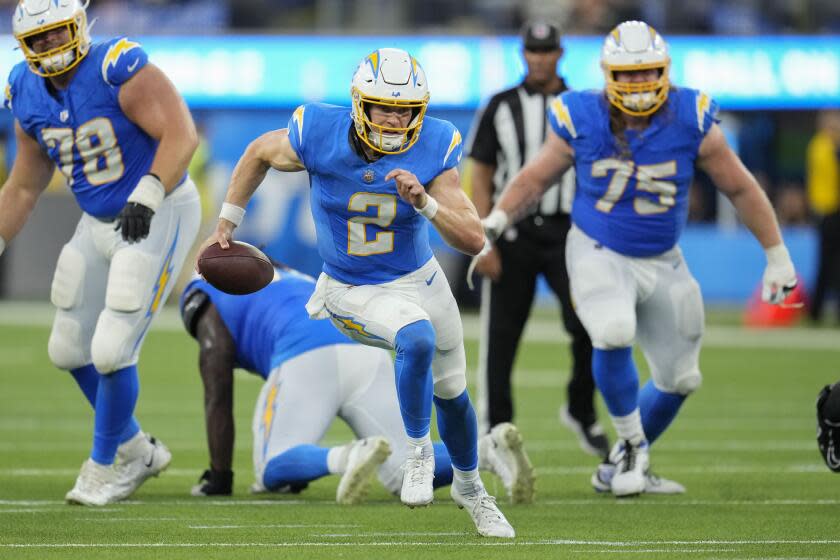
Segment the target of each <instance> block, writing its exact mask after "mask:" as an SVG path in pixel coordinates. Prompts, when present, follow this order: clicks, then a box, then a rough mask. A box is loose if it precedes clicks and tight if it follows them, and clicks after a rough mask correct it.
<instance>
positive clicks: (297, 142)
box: [289, 105, 315, 170]
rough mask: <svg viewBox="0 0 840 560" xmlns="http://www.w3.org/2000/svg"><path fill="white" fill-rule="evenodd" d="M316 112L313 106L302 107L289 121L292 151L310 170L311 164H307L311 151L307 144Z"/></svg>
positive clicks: (296, 110)
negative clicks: (308, 154)
mask: <svg viewBox="0 0 840 560" xmlns="http://www.w3.org/2000/svg"><path fill="white" fill-rule="evenodd" d="M314 112H315V110H314V109H313V107H312V106H311V105H301V106H300V107H298V108H297V109H295V112H294V113H292V118H290V119H289V142H290V143H291V144H292V149H293V150H294V151H295V153H296V154H297V156H298V159H299V160H300V162H301V163H302V164H303V166H304V167H306V169H307V170H309V169H310V167H309V162H307V157H306V156H307V152H308V151H309V150H308V149H307V148H309V144H308V142H307V140H308V138H309V135H308V134H307V133H308V132H309V131H310V130H311V128H312V127H311V126H310V121H311V120H312V115H313V113H314Z"/></svg>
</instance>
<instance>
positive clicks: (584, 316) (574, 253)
mask: <svg viewBox="0 0 840 560" xmlns="http://www.w3.org/2000/svg"><path fill="white" fill-rule="evenodd" d="M566 264H567V266H568V269H569V279H570V286H571V294H572V298H573V300H574V302H575V305H576V309H577V312H578V316H579V317H580V320H581V322H582V323H583V325H584V327H586V331H587V332H588V333H589V336H590V338H591V340H592V346H593V347H594V350H593V356H592V374H593V376H594V378H595V383H596V385H597V386H598V389H599V390H600V391H601V394H602V395H603V397H604V402H605V403H606V405H607V409H608V410H609V412H610V416H611V418H612V421H613V425H614V426H615V429H616V433H617V434H618V438H619V440H620V441H619V442H618V444H617V445H616V446H615V448H614V449H613V452H612V453H611V455H615V457H611V459H613V461H614V462H619V461H618V457H619V455H620V456H621V461H620V465H619V468H618V471H617V472H616V473H615V476H614V477H612V479H611V483H610V487H611V489H612V491H613V493H614V494H615V495H617V496H629V495H635V494H639V493H640V492H642V491H643V490H644V473H645V471H646V470H647V462H648V444H647V441H646V440H645V434H644V430H643V428H642V421H641V416H640V413H639V397H638V392H639V374H638V372H637V371H636V366H635V364H634V363H633V341H634V339H635V336H636V313H635V306H636V298H637V281H636V278H635V276H634V270H633V268H632V266H633V265H632V261H631V259H628V258H626V257H623V256H622V255H619V254H617V253H615V252H613V251H610V250H609V249H607V248H606V247H603V246H602V245H601V244H599V243H597V242H596V241H594V240H593V239H591V238H589V237H588V236H587V235H585V234H584V233H583V232H582V231H580V230H579V229H577V228H574V227H573V228H572V230H571V231H570V232H569V235H568V238H567V242H566ZM596 474H597V473H596ZM593 483H594V481H593Z"/></svg>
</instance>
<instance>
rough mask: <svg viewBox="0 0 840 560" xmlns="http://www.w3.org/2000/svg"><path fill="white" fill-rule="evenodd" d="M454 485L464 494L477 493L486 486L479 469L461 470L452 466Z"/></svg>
mask: <svg viewBox="0 0 840 560" xmlns="http://www.w3.org/2000/svg"><path fill="white" fill-rule="evenodd" d="M452 486H454V487H455V489H456V490H458V492H459V493H461V494H463V495H467V496H469V495H471V494H476V493H478V492H479V491H480V490H482V489H483V488H484V483H483V482H481V477H480V476H478V469H470V470H461V469H458V468H455V467H453V468H452Z"/></svg>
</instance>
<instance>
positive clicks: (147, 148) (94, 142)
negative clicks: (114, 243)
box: [5, 38, 157, 218]
mask: <svg viewBox="0 0 840 560" xmlns="http://www.w3.org/2000/svg"><path fill="white" fill-rule="evenodd" d="M147 62H148V56H147V55H146V52H145V51H144V50H143V49H142V47H141V46H140V44H139V43H135V42H133V41H129V40H128V39H125V38H120V39H113V40H111V41H107V42H105V43H94V44H93V45H91V47H90V51H89V52H88V54H87V56H86V57H85V58H84V60H82V61H81V62H80V63H79V65H78V66H77V67H76V68H77V70H76V74H75V75H74V76H73V79H72V80H71V82H70V85H69V87H68V88H67V89H65V90H59V91H55V90H53V91H52V93H51V91H50V89H48V87H47V80H46V79H45V78H42V77H40V76H37V75H35V74H34V73H33V72H32V71H30V70H29V67H28V66H27V65H26V63H25V62H20V63H18V64H17V65H16V66H15V67H14V68H12V72H11V74H10V75H9V84H8V86H7V88H6V101H5V103H6V107H7V108H9V109H11V111H12V114H14V116H15V119H17V121H18V122H19V123H20V125H21V127H22V128H23V130H24V131H25V132H26V133H27V134H29V136H31V137H32V138H34V139H35V140H37V141H38V143H39V144H40V145H41V147H42V148H43V149H44V151H45V152H47V153H48V154H49V156H50V158H51V159H52V160H53V161H54V162H55V163H56V165H57V166H58V168H59V169H60V170H61V172H62V173H63V174H64V176H65V177H66V178H67V183H68V185H69V186H70V189H71V190H72V191H73V194H74V195H75V197H76V200H77V201H78V203H79V206H81V208H82V210H84V211H85V212H87V213H88V214H91V215H93V216H96V217H99V218H111V217H114V216H116V215H117V214H119V212H120V210H121V209H122V208H123V206H125V202H126V199H127V198H128V195H129V194H131V191H132V190H133V189H134V187H135V186H136V185H137V182H138V181H139V180H140V178H141V177H142V176H143V175H145V174H146V173H148V172H149V168H150V167H151V165H152V159H154V156H155V151H156V149H157V142H156V141H155V140H154V139H153V138H151V137H150V136H149V135H148V134H146V133H145V132H143V130H142V129H140V127H138V126H137V125H136V124H134V123H133V122H131V121H130V120H129V119H128V117H126V116H125V114H124V113H123V111H122V109H121V108H120V104H119V100H118V95H119V92H120V87H121V86H122V84H124V83H125V82H126V81H128V80H129V79H130V78H131V77H132V76H133V75H134V74H136V73H137V72H138V71H139V70H140V69H141V68H142V67H143V66H145V65H146V63H147Z"/></svg>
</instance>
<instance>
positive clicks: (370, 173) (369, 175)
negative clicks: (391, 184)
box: [362, 169, 373, 184]
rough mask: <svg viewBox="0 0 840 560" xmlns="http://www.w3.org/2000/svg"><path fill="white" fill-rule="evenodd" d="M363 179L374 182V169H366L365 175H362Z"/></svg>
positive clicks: (366, 181)
mask: <svg viewBox="0 0 840 560" xmlns="http://www.w3.org/2000/svg"><path fill="white" fill-rule="evenodd" d="M362 181H364V182H365V183H368V184H370V183H373V169H365V173H364V175H362Z"/></svg>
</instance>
